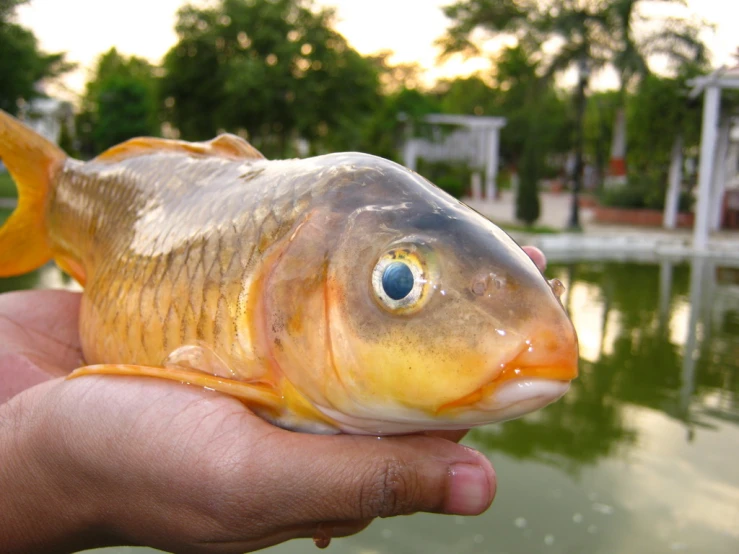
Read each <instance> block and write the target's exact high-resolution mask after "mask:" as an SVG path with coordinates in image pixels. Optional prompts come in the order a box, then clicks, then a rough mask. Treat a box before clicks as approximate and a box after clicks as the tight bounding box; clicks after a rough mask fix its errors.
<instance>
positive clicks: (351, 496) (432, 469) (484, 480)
mask: <svg viewBox="0 0 739 554" xmlns="http://www.w3.org/2000/svg"><path fill="white" fill-rule="evenodd" d="M270 439H271V440H274V441H275V442H276V443H277V442H279V445H278V444H275V445H274V446H271V445H268V444H264V446H263V448H264V450H262V452H264V453H266V454H265V455H266V456H267V457H268V458H269V459H264V460H263V461H262V463H261V466H262V467H265V468H269V469H268V471H265V472H264V474H263V478H264V479H265V480H270V481H272V486H269V487H267V489H266V490H265V491H264V492H265V493H268V498H269V500H270V501H271V504H272V506H273V507H275V508H277V509H279V510H280V511H281V514H282V515H283V517H286V518H292V519H293V521H300V520H301V519H303V518H306V517H307V518H310V520H312V521H316V522H321V521H328V520H357V519H359V520H364V519H371V518H375V517H388V516H395V515H402V514H410V513H414V512H419V511H422V512H434V513H450V514H460V515H473V514H479V513H482V512H483V511H485V510H486V509H487V508H488V507H489V506H490V503H491V502H492V500H493V497H494V495H495V473H494V471H493V468H492V466H491V465H490V462H489V461H488V460H487V458H485V457H484V456H483V455H482V454H480V453H479V452H477V451H475V450H472V449H470V448H467V447H464V446H460V445H458V444H455V443H453V442H451V441H448V440H444V439H440V438H435V437H424V436H407V437H383V438H377V437H357V436H354V437H352V436H344V435H342V436H334V437H321V436H311V435H299V434H291V435H289V440H285V436H284V435H283V434H282V433H273V434H272V435H270ZM252 467H253V466H252ZM296 491H299V494H296ZM263 505H267V503H266V502H265V504H263Z"/></svg>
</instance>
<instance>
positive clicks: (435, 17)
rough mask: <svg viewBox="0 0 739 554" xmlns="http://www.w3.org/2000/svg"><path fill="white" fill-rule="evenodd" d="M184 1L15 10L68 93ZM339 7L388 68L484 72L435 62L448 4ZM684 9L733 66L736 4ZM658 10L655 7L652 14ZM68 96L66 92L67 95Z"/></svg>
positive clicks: (46, 1) (167, 25) (170, 37)
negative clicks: (55, 59) (98, 62)
mask: <svg viewBox="0 0 739 554" xmlns="http://www.w3.org/2000/svg"><path fill="white" fill-rule="evenodd" d="M184 3H185V2H184V1H183V0H127V1H126V2H112V1H109V0H107V1H106V0H65V1H64V2H61V1H59V0H31V2H30V3H29V4H27V5H24V6H21V7H20V8H19V9H18V22H19V23H21V24H22V25H25V26H26V27H29V28H30V29H32V30H33V32H34V33H35V34H36V36H37V37H38V39H39V41H40V44H41V47H42V49H44V50H46V51H48V52H59V51H64V52H67V53H68V58H69V59H70V60H71V61H74V62H77V63H78V64H79V66H80V68H79V69H78V70H77V71H75V72H74V73H72V74H71V75H69V76H68V77H66V79H65V85H66V87H67V88H68V94H70V95H74V94H76V93H80V92H81V91H82V90H83V88H84V83H85V80H86V78H87V75H88V71H89V68H90V67H92V66H93V65H94V61H95V59H96V58H97V56H98V55H99V54H101V53H102V52H105V51H107V50H108V49H110V48H111V47H113V46H115V47H116V48H117V49H118V50H119V51H120V52H121V53H124V54H127V55H137V56H141V57H144V58H147V59H149V60H151V61H152V62H159V61H160V60H161V58H162V57H163V55H164V54H165V53H166V52H167V50H168V49H169V48H170V47H171V46H172V45H174V43H175V42H176V35H175V33H174V21H175V12H176V11H177V9H178V8H179V7H180V6H181V5H183V4H184ZM315 3H316V4H317V5H319V6H331V7H334V8H336V10H337V16H338V17H337V24H336V27H337V30H338V31H339V32H340V33H342V34H343V35H344V36H345V37H346V38H347V40H348V41H349V43H350V44H351V45H352V46H353V47H354V48H355V49H357V50H358V51H359V52H360V53H362V54H371V53H374V52H377V51H380V50H388V49H389V50H392V51H394V52H395V56H394V57H393V58H391V61H392V62H394V63H408V62H416V63H418V64H419V65H420V66H421V67H422V68H424V69H425V73H426V75H425V76H426V82H427V83H432V82H433V81H435V80H436V79H438V78H444V77H453V76H457V75H468V74H470V73H472V72H474V71H475V70H478V69H482V68H484V67H486V63H487V62H485V61H483V60H480V59H477V60H474V59H473V60H467V61H465V60H462V59H461V58H459V57H457V58H454V59H452V60H450V61H449V62H447V63H446V64H445V65H443V66H439V65H437V63H436V58H437V55H438V50H437V49H436V47H435V46H434V41H435V40H436V39H437V38H439V37H440V36H442V35H443V34H444V31H445V29H446V27H447V25H448V21H447V20H446V18H445V17H444V14H443V13H442V11H441V6H443V5H446V4H449V3H451V0H371V1H369V0H315ZM687 3H688V7H687V8H686V9H682V8H677V9H676V10H674V9H673V12H671V13H673V14H674V15H684V16H687V17H698V18H702V19H704V20H707V21H708V22H710V23H713V24H715V25H716V28H715V30H713V31H707V32H706V33H705V35H704V40H705V41H706V43H707V44H708V46H709V48H710V49H711V51H712V54H713V59H712V61H713V64H714V66H715V67H718V66H721V65H723V64H731V65H733V64H735V63H736V59H735V58H734V54H735V53H736V52H737V48H739V34H737V31H736V22H737V21H739V1H738V0H687ZM659 9H662V8H660V7H659V6H657V5H655V6H654V7H652V8H651V11H650V13H652V12H653V11H654V10H659ZM598 84H599V87H598V88H608V87H610V86H615V80H614V77H613V75H609V74H605V75H601V76H599V77H598ZM65 96H67V94H65Z"/></svg>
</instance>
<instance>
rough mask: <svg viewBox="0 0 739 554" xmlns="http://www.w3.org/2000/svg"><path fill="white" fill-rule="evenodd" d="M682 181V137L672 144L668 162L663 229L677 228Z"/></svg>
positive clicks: (677, 137) (679, 136)
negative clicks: (670, 156) (668, 173)
mask: <svg viewBox="0 0 739 554" xmlns="http://www.w3.org/2000/svg"><path fill="white" fill-rule="evenodd" d="M682 180H683V136H682V134H680V135H677V136H676V137H675V142H674V143H673V144H672V158H671V160H670V175H669V182H668V184H667V196H666V198H665V215H664V219H663V226H664V228H665V229H674V228H675V227H676V226H677V211H678V208H679V203H680V184H681V183H682Z"/></svg>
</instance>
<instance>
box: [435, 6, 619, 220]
mask: <svg viewBox="0 0 739 554" xmlns="http://www.w3.org/2000/svg"><path fill="white" fill-rule="evenodd" d="M606 2H607V0H592V1H587V0H556V1H552V2H546V3H542V2H539V1H538V0H460V1H458V2H455V3H454V4H451V5H449V6H447V7H445V8H444V13H445V14H446V16H447V17H448V18H450V19H451V20H452V25H451V27H450V28H449V30H448V32H447V34H446V36H445V37H443V38H442V39H441V40H440V42H441V44H442V45H443V47H444V51H445V52H446V53H451V52H464V53H467V54H470V53H478V52H479V48H478V46H477V44H476V43H475V41H474V40H473V39H472V38H471V37H472V35H473V33H474V32H475V31H478V30H481V31H483V32H484V33H486V36H487V37H490V36H492V35H494V34H495V35H500V34H507V35H509V36H512V37H514V38H515V39H517V41H518V44H521V45H524V46H525V47H526V48H527V49H528V51H529V52H535V51H537V52H544V51H546V49H545V48H544V46H545V45H549V46H551V47H552V48H551V51H552V53H551V54H550V55H548V56H546V57H545V58H544V59H543V60H542V62H541V63H540V67H541V77H542V78H543V79H544V80H545V81H550V80H551V79H552V78H553V77H554V76H555V75H557V74H559V73H562V72H564V71H566V70H568V69H570V68H576V69H577V70H578V74H579V82H578V86H577V93H576V95H575V99H576V105H575V108H576V109H575V129H574V130H575V136H574V146H575V154H576V163H575V185H574V198H573V203H572V215H571V220H570V226H571V227H573V228H577V227H579V216H578V202H577V200H576V196H577V193H578V191H579V189H580V186H581V180H582V167H583V151H582V150H583V121H584V112H585V106H586V90H587V85H588V80H589V75H590V72H591V71H593V70H594V69H599V68H602V67H603V66H604V65H605V64H606V63H607V61H608V59H609V53H610V52H612V51H613V50H614V42H613V38H612V36H611V33H610V28H609V19H608V18H609V14H608V12H607V11H606V10H605V6H606Z"/></svg>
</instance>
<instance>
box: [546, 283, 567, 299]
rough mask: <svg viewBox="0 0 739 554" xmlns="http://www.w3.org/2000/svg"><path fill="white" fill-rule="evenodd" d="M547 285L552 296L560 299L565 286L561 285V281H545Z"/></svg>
mask: <svg viewBox="0 0 739 554" xmlns="http://www.w3.org/2000/svg"><path fill="white" fill-rule="evenodd" d="M547 282H548V283H549V286H550V287H551V288H552V292H553V293H554V296H556V297H557V298H560V299H561V298H562V295H563V294H564V292H565V290H567V289H565V286H564V285H563V284H562V281H560V280H559V279H550V280H549V281H547Z"/></svg>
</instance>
